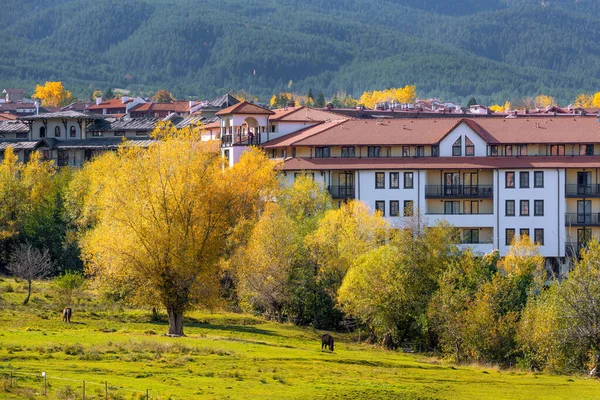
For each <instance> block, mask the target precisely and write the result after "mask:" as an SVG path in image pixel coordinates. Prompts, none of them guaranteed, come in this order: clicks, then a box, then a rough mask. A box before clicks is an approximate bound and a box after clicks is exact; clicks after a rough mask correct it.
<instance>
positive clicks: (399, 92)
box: [359, 85, 417, 108]
mask: <svg viewBox="0 0 600 400" xmlns="http://www.w3.org/2000/svg"><path fill="white" fill-rule="evenodd" d="M416 96H417V88H416V86H412V85H406V86H404V87H399V88H391V89H387V90H374V91H372V92H364V93H363V94H362V96H360V99H359V102H360V104H362V105H364V106H365V107H368V108H375V107H376V104H377V103H382V102H392V101H394V102H396V103H401V104H409V103H413V102H414V101H415V98H416Z"/></svg>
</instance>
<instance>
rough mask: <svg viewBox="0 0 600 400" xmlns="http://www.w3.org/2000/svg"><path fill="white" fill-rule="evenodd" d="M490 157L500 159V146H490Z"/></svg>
mask: <svg viewBox="0 0 600 400" xmlns="http://www.w3.org/2000/svg"><path fill="white" fill-rule="evenodd" d="M490 156H492V157H498V145H497V144H493V145H491V146H490Z"/></svg>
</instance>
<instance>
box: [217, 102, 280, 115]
mask: <svg viewBox="0 0 600 400" xmlns="http://www.w3.org/2000/svg"><path fill="white" fill-rule="evenodd" d="M228 114H256V115H273V114H275V113H274V112H273V111H271V110H268V109H266V108H264V107H261V106H258V105H256V104H252V103H250V102H248V101H242V102H241V103H237V104H234V105H232V106H229V107H227V108H224V109H222V110H221V111H218V112H217V114H216V115H228Z"/></svg>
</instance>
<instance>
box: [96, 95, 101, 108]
mask: <svg viewBox="0 0 600 400" xmlns="http://www.w3.org/2000/svg"><path fill="white" fill-rule="evenodd" d="M100 103H102V97H96V105H97V106H99V105H100Z"/></svg>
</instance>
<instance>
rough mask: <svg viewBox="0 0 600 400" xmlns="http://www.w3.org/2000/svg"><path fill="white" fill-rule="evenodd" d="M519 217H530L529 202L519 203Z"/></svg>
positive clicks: (522, 201)
mask: <svg viewBox="0 0 600 400" xmlns="http://www.w3.org/2000/svg"><path fill="white" fill-rule="evenodd" d="M519 210H520V212H519V215H521V216H523V217H526V216H528V215H529V200H521V201H520V203H519Z"/></svg>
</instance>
